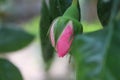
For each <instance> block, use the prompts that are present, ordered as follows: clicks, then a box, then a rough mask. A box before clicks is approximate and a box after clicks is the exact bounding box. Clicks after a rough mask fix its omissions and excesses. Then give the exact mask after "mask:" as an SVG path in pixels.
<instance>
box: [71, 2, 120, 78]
mask: <svg viewBox="0 0 120 80" xmlns="http://www.w3.org/2000/svg"><path fill="white" fill-rule="evenodd" d="M119 3H120V1H119V0H115V2H114V6H113V8H112V11H113V12H112V13H111V18H110V21H109V24H108V26H107V27H106V28H104V29H103V30H99V31H96V32H92V33H87V34H83V35H76V36H75V40H74V42H73V44H72V47H71V53H72V55H73V56H74V59H75V62H76V64H77V67H78V66H79V68H78V69H79V71H77V75H78V76H77V80H120V76H119V75H120V74H119V73H120V68H119V67H120V62H119V61H120V36H119V34H120V18H119V19H116V14H118V11H117V8H118V6H119Z"/></svg>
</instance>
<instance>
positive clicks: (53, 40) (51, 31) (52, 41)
mask: <svg viewBox="0 0 120 80" xmlns="http://www.w3.org/2000/svg"><path fill="white" fill-rule="evenodd" d="M57 21H58V20H57V19H55V20H54V21H53V23H52V25H51V28H50V40H51V43H52V46H53V47H55V39H54V27H55V24H56V22H57Z"/></svg>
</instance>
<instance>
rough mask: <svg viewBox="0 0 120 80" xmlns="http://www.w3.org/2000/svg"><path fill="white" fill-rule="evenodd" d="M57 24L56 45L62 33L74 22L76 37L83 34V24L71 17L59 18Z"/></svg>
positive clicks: (55, 26)
mask: <svg viewBox="0 0 120 80" xmlns="http://www.w3.org/2000/svg"><path fill="white" fill-rule="evenodd" d="M56 20H57V22H56V24H55V25H54V35H55V43H57V40H58V38H59V37H60V35H61V33H62V32H63V31H64V28H65V27H66V25H67V23H68V22H69V21H72V23H73V30H74V35H76V34H81V33H82V32H83V28H82V24H81V23H80V22H79V21H77V20H76V19H73V18H70V17H64V16H63V17H58V18H57V19H56Z"/></svg>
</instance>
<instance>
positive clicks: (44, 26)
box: [40, 0, 54, 69]
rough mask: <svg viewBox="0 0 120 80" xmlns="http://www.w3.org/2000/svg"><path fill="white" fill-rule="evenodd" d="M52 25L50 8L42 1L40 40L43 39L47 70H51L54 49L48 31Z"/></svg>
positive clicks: (43, 53)
mask: <svg viewBox="0 0 120 80" xmlns="http://www.w3.org/2000/svg"><path fill="white" fill-rule="evenodd" d="M50 24H51V19H50V14H49V11H48V6H47V4H46V2H45V0H43V1H42V10H41V21H40V38H41V47H42V55H43V59H44V62H45V63H46V69H49V67H50V64H51V61H52V58H53V55H54V54H53V52H54V49H53V47H52V45H51V43H50V40H49V36H48V34H47V33H48V30H49V27H50Z"/></svg>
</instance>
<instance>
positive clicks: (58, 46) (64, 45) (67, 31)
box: [50, 20, 73, 57]
mask: <svg viewBox="0 0 120 80" xmlns="http://www.w3.org/2000/svg"><path fill="white" fill-rule="evenodd" d="M56 22H57V20H55V21H54V22H53V24H52V25H51V29H50V39H51V43H52V46H53V47H55V50H56V52H57V53H58V56H59V57H64V56H65V55H66V54H67V53H68V52H69V50H70V46H71V44H72V41H73V24H72V21H69V22H68V23H67V25H66V26H65V27H64V29H63V31H62V32H61V34H60V36H59V38H58V39H57V42H56V43H55V36H54V27H55V24H56ZM56 27H57V26H56Z"/></svg>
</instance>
